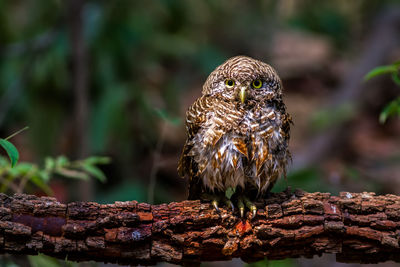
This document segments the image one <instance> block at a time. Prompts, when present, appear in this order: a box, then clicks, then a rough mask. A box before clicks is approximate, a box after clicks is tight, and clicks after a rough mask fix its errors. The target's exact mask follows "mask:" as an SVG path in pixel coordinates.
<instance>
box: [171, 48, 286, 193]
mask: <svg viewBox="0 0 400 267" xmlns="http://www.w3.org/2000/svg"><path fill="white" fill-rule="evenodd" d="M290 123H291V117H290V115H289V114H288V113H286V108H285V104H284V103H283V100H282V84H281V80H280V78H279V76H278V75H277V73H276V71H275V70H274V69H273V68H272V67H271V66H269V65H268V64H266V63H264V62H261V61H258V60H255V59H252V58H249V57H245V56H237V57H233V58H230V59H229V60H227V61H226V62H225V63H223V64H222V65H220V66H218V67H217V68H216V69H215V70H214V71H213V72H212V73H211V74H210V75H209V77H208V78H207V81H206V82H205V84H204V86H203V91H202V96H201V97H200V98H198V99H197V100H196V101H195V102H194V103H193V104H192V106H190V108H189V110H188V111H187V113H186V131H187V140H186V143H185V145H184V148H183V151H182V155H181V158H180V160H179V164H178V172H179V174H180V175H181V176H188V177H189V179H190V190H189V199H196V198H199V194H200V193H203V192H215V191H219V192H224V191H225V190H226V189H227V188H229V187H232V188H241V189H242V190H244V191H246V190H254V189H256V190H257V191H258V193H265V192H268V191H269V190H270V189H271V187H272V186H273V185H274V183H275V182H276V180H277V179H278V178H279V177H280V176H282V175H285V174H286V167H287V163H288V161H289V159H290V153H289V151H288V142H289V131H290Z"/></svg>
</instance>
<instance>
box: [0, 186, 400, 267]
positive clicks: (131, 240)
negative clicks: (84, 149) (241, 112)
mask: <svg viewBox="0 0 400 267" xmlns="http://www.w3.org/2000/svg"><path fill="white" fill-rule="evenodd" d="M258 206H259V208H260V209H259V210H258V212H257V216H256V217H255V218H254V219H249V218H247V219H245V220H241V219H240V218H238V216H237V214H232V213H231V212H227V211H225V210H223V209H221V212H220V213H219V214H218V213H217V212H216V211H215V210H214V209H213V208H212V207H210V205H209V204H207V203H200V201H183V202H173V203H169V204H161V205H149V204H146V203H138V202H136V201H129V202H116V203H114V204H106V205H102V204H98V203H94V202H79V203H70V204H62V203H59V202H57V201H56V200H55V199H53V198H49V197H42V198H38V197H35V196H31V195H22V194H16V195H14V196H12V197H11V196H6V195H3V194H0V253H11V254H37V253H44V254H47V255H50V256H54V257H57V258H60V259H65V258H68V259H69V260H73V261H88V260H94V261H100V262H112V263H119V264H133V265H135V264H144V265H150V264H155V263H157V262H160V261H167V262H172V263H177V264H185V263H193V262H198V261H215V260H229V259H231V258H234V257H240V258H242V259H243V260H244V261H256V260H260V259H263V258H264V257H267V258H268V259H284V258H288V257H300V256H303V257H313V256H314V255H321V254H322V253H335V254H336V256H337V260H338V261H342V262H364V263H375V262H381V261H388V260H393V261H396V262H400V249H399V239H400V197H399V196H395V195H382V196H375V194H374V193H366V192H364V193H347V192H344V193H340V195H339V196H331V195H330V194H329V193H306V192H303V191H296V192H294V193H289V192H283V193H278V194H271V196H270V197H269V198H268V199H266V200H264V201H263V203H258Z"/></svg>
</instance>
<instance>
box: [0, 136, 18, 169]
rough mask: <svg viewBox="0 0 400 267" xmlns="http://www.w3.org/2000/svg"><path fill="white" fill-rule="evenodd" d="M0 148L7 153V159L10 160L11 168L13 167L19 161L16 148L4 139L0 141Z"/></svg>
mask: <svg viewBox="0 0 400 267" xmlns="http://www.w3.org/2000/svg"><path fill="white" fill-rule="evenodd" d="M0 146H1V147H3V148H4V150H5V151H6V152H7V154H8V157H9V158H10V161H11V167H14V166H15V164H17V162H18V159H19V153H18V150H17V148H16V147H15V146H14V145H13V144H12V143H10V142H8V141H7V140H5V139H0Z"/></svg>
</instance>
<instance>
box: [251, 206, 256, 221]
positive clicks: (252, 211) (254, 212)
mask: <svg viewBox="0 0 400 267" xmlns="http://www.w3.org/2000/svg"><path fill="white" fill-rule="evenodd" d="M250 211H251V218H252V219H254V217H256V214H257V207H256V206H255V205H252V206H251V207H250Z"/></svg>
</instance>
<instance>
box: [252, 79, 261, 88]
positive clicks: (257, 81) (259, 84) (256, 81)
mask: <svg viewBox="0 0 400 267" xmlns="http://www.w3.org/2000/svg"><path fill="white" fill-rule="evenodd" d="M251 85H252V86H253V88H256V89H259V88H261V86H262V81H261V80H254V81H253V82H252V83H251Z"/></svg>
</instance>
